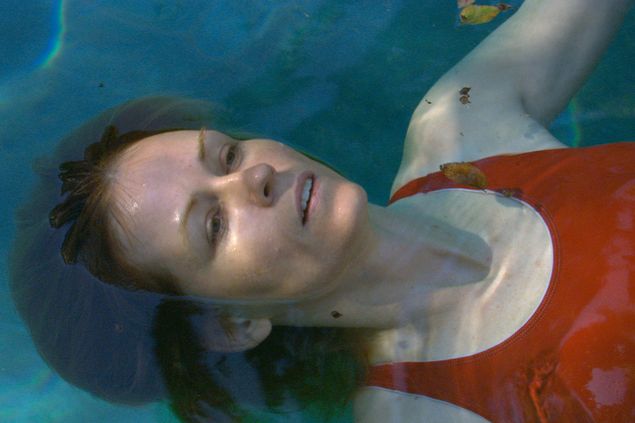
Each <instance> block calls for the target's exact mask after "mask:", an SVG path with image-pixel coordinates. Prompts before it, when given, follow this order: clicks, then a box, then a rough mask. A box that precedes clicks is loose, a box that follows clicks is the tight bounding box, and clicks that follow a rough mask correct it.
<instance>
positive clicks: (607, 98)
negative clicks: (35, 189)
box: [0, 0, 635, 423]
mask: <svg viewBox="0 0 635 423" xmlns="http://www.w3.org/2000/svg"><path fill="white" fill-rule="evenodd" d="M509 3H511V4H512V5H513V6H515V7H517V6H519V5H520V3H521V2H520V1H510V2H509ZM589 13H593V11H592V10H590V11H589ZM509 15H510V14H509V13H508V14H507V16H509ZM507 16H505V15H501V16H500V17H499V18H498V19H497V20H495V21H494V22H492V23H490V24H486V25H482V26H475V27H462V26H459V25H458V23H457V22H458V20H457V9H456V7H455V2H454V1H451V0H446V1H438V0H418V1H407V0H367V1H348V2H343V1H339V0H311V1H308V0H307V1H302V0H279V1H270V0H240V1H208V0H191V1H186V0H171V1H170V0H110V1H104V0H100V1H97V0H92V1H80V0H74V1H73V0H70V1H68V0H66V1H62V0H55V1H53V0H35V1H28V0H21V1H18V0H1V1H0V34H1V38H0V146H1V149H0V160H1V163H2V167H1V168H0V172H1V177H0V186H1V192H2V202H3V204H2V206H1V207H0V231H1V232H0V240H1V242H0V248H1V249H2V254H0V278H1V285H0V328H1V329H0V421H3V422H5V421H7V422H13V421H15V422H32V421H64V422H93V421H94V422H97V421H99V422H126V421H131V422H132V421H134V422H135V423H141V422H145V421H163V422H168V421H172V420H173V417H171V416H170V414H169V412H168V411H167V409H166V407H165V406H163V405H154V404H151V405H148V406H145V407H140V408H128V407H121V406H115V405H111V404H108V403H106V402H103V401H100V400H98V399H95V398H93V397H91V396H90V395H88V394H85V393H83V392H82V391H80V390H78V389H76V388H74V387H72V386H70V385H68V384H66V383H65V382H64V381H62V380H61V379H60V378H59V377H58V376H56V374H55V373H54V372H53V371H51V370H50V369H48V367H47V366H46V365H45V364H44V363H43V362H42V360H41V359H40V358H39V356H38V355H37V353H36V351H35V349H34V347H33V344H32V342H31V340H30V338H29V335H28V331H27V329H26V328H25V327H24V326H23V325H22V323H21V321H20V319H19V317H18V316H17V314H16V312H15V309H14V307H13V305H12V303H11V300H10V296H9V291H8V287H7V278H8V274H7V273H8V272H7V264H6V260H7V259H6V257H7V253H8V250H9V247H10V242H11V239H12V237H13V234H14V223H13V214H14V210H15V207H16V205H18V204H19V203H20V202H21V201H22V199H24V198H25V196H27V195H28V192H29V187H30V184H31V183H32V182H33V180H34V178H33V176H32V174H31V166H30V163H31V162H32V160H33V159H34V158H36V157H38V156H41V155H43V154H47V153H49V152H50V151H51V150H52V148H53V146H54V145H55V143H56V140H58V139H60V138H61V137H62V136H63V135H65V134H66V133H67V132H69V131H70V130H71V129H73V128H75V127H77V126H78V125H80V124H81V123H82V122H84V121H85V120H87V119H88V118H90V117H91V116H93V115H95V114H96V113H98V112H100V111H102V110H104V109H105V108H107V107H111V106H113V105H116V104H119V103H121V102H123V101H125V100H128V99H131V98H136V97H140V96H144V95H151V94H178V95H186V96H192V97H197V98H203V99H209V100H213V101H215V102H219V103H222V104H223V105H225V106H227V107H229V108H230V109H231V110H232V111H233V112H234V113H235V114H236V115H237V116H238V118H239V121H240V122H241V124H242V125H243V129H246V130H249V131H252V132H257V133H263V134H266V135H268V136H270V137H273V138H280V139H284V140H289V141H291V142H293V143H294V144H297V145H298V146H302V147H303V148H305V149H306V150H308V151H310V152H313V153H316V154H317V155H319V156H320V157H323V158H325V159H326V160H327V161H329V162H331V163H333V164H334V165H335V166H336V167H337V168H339V169H342V170H343V171H344V173H345V174H346V175H348V176H349V177H350V178H352V179H353V180H355V181H357V182H359V183H360V184H362V185H363V186H364V187H365V188H366V189H367V191H368V193H369V197H370V199H371V201H374V202H378V203H385V201H386V199H387V196H388V191H389V188H390V184H391V182H392V178H393V176H394V174H395V172H396V170H397V167H398V165H399V160H400V156H401V146H402V143H403V138H404V134H405V130H406V126H407V124H408V120H409V117H410V114H411V112H412V111H413V109H414V107H415V106H416V105H417V103H418V101H419V100H420V99H421V96H422V95H423V93H424V92H425V91H426V90H427V89H428V88H429V87H430V86H431V85H432V84H433V83H434V81H436V79H437V78H438V77H439V76H441V75H442V74H443V72H445V71H446V70H447V69H448V68H449V67H450V66H452V64H454V63H456V62H457V61H458V60H459V59H460V58H461V57H463V56H464V55H465V54H466V53H467V52H468V51H469V50H470V49H471V48H473V47H474V46H475V45H476V44H477V43H478V42H479V41H480V40H481V39H482V38H484V36H485V35H486V34H487V33H489V32H490V31H492V30H493V29H494V28H495V27H496V26H497V25H498V24H500V23H501V22H502V21H504V19H505V18H506V17H507ZM580 25H584V22H580ZM634 58H635V14H634V13H630V15H629V16H628V17H627V19H626V23H625V25H624V27H623V28H622V29H621V31H620V32H619V34H618V36H617V38H616V39H615V41H614V42H613V44H612V45H611V47H610V49H609V50H608V51H607V53H606V55H605V56H604V57H603V59H602V61H601V62H600V64H599V65H598V67H597V69H596V71H595V72H594V73H593V75H592V77H591V78H590V79H589V81H588V82H587V83H586V85H585V86H584V87H583V89H582V90H581V91H580V92H579V93H578V95H577V96H576V97H575V98H574V99H573V101H572V102H571V103H570V105H569V106H568V108H567V109H566V110H565V111H564V112H563V113H562V114H561V115H560V116H559V117H558V118H557V119H556V120H555V122H554V124H553V126H552V128H551V129H552V131H553V132H554V133H555V134H556V136H557V137H559V138H560V139H561V140H563V141H565V142H566V143H568V144H570V145H576V146H577V145H591V144H597V143H605V142H611V141H617V140H625V139H635V72H633V69H634V68H635V59H634ZM566 71H567V70H566V68H565V69H562V72H566ZM483 124H487V122H483ZM634 165H635V164H634Z"/></svg>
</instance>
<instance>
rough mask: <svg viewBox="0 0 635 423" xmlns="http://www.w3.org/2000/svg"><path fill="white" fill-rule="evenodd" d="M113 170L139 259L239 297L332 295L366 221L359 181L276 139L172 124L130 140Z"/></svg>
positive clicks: (121, 220) (122, 232)
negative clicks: (241, 136) (237, 136)
mask: <svg viewBox="0 0 635 423" xmlns="http://www.w3.org/2000/svg"><path fill="white" fill-rule="evenodd" d="M114 176H115V183H114V185H113V187H114V189H113V201H114V204H116V205H117V206H116V209H115V210H116V212H115V213H113V222H114V223H115V224H114V225H113V226H114V227H115V233H116V234H117V236H118V237H119V239H120V240H121V241H122V243H123V245H124V253H125V254H126V257H127V258H128V260H129V261H130V262H131V264H133V265H135V266H140V267H141V269H148V270H150V269H153V270H155V271H156V270H159V272H162V271H169V272H171V273H172V274H173V275H174V276H176V278H177V279H178V280H179V288H180V289H181V290H182V291H183V292H184V293H186V294H190V295H199V296H205V297H210V298H214V299H217V300H221V301H228V302H230V303H234V302H251V301H252V300H255V301H257V302H262V301H264V300H272V301H283V302H295V301H300V300H302V299H308V298H315V297H316V296H319V295H321V294H324V293H326V292H328V291H329V290H330V289H332V288H333V286H332V285H333V282H332V281H333V280H335V279H336V276H337V275H338V274H339V273H340V272H341V271H342V270H343V269H344V268H345V267H346V265H347V262H348V260H349V257H350V255H351V253H352V251H353V249H354V248H357V247H356V243H357V242H360V239H361V234H362V233H363V232H364V230H363V228H364V226H365V225H367V197H366V193H365V192H364V190H363V189H362V188H361V187H359V186H358V185H356V184H354V183H352V182H349V181H347V180H346V179H344V178H342V177H341V176H339V175H338V174H337V173H335V172H333V171H332V170H330V169H329V168H327V167H325V166H323V165H321V164H319V163H317V162H315V161H313V160H310V159H309V158H307V157H305V156H304V155H302V154H300V153H298V152H296V151H294V150H293V149H291V148H289V147H287V146H285V145H283V144H281V143H278V142H274V141H271V140H265V139H254V140H249V141H237V140H235V139H233V138H230V137H228V136H226V135H224V134H222V133H220V132H216V131H207V132H204V131H201V132H199V131H175V132H168V133H163V134H159V135H155V136H152V137H148V138H146V139H144V140H141V141H139V142H137V143H135V144H134V145H133V146H131V147H130V148H129V149H127V150H126V151H125V152H124V153H123V154H122V156H121V158H120V159H119V160H118V162H117V163H116V166H115V172H114ZM307 194H308V196H309V198H308V201H307V200H306V196H307ZM303 196H304V201H303ZM305 205H306V207H305Z"/></svg>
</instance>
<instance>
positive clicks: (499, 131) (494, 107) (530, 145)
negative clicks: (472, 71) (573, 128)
mask: <svg viewBox="0 0 635 423" xmlns="http://www.w3.org/2000/svg"><path fill="white" fill-rule="evenodd" d="M463 65H465V64H463ZM465 75H466V73H465V72H461V71H460V69H453V70H451V71H450V72H448V74H446V75H445V76H444V77H443V78H442V79H441V80H439V81H438V82H437V83H436V84H435V86H434V87H432V89H431V90H430V91H428V93H426V95H425V96H424V98H423V100H422V101H421V102H420V104H419V106H418V107H417V109H416V110H415V112H414V114H413V116H412V119H411V120H410V124H409V127H408V132H407V134H406V140H405V143H404V151H403V156H402V160H401V165H400V168H399V171H398V172H397V175H396V177H395V180H394V183H393V187H392V192H393V193H394V191H396V190H397V189H398V188H400V187H401V186H403V185H404V184H405V183H407V182H409V181H411V180H412V179H415V178H417V177H420V176H425V175H427V174H429V173H431V172H435V171H437V170H439V166H440V165H441V164H443V163H448V162H460V161H473V160H477V159H481V158H483V157H488V156H494V155H497V154H514V153H523V152H528V151H538V150H545V149H552V148H563V147H566V145H564V144H563V143H561V142H560V141H558V140H557V139H556V138H555V137H554V136H553V135H551V133H549V131H548V130H547V129H546V128H545V127H544V126H543V125H542V124H541V123H540V122H538V121H536V120H535V119H534V118H532V117H531V116H530V115H529V114H528V113H527V112H526V110H525V108H524V107H523V105H522V104H521V101H520V100H519V99H518V97H517V96H515V95H514V93H512V92H509V93H508V92H506V91H505V90H504V89H502V90H501V89H499V90H491V89H489V88H488V87H490V86H491V83H492V81H484V80H483V78H470V77H465Z"/></svg>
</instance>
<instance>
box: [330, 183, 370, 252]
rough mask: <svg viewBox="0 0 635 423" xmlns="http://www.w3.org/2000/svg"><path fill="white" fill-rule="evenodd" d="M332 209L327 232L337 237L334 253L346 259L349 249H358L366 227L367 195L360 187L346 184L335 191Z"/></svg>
mask: <svg viewBox="0 0 635 423" xmlns="http://www.w3.org/2000/svg"><path fill="white" fill-rule="evenodd" d="M333 208H334V209H333V219H332V225H329V226H330V228H329V230H332V231H333V233H334V235H336V237H337V243H336V246H335V250H336V251H335V252H336V253H337V255H338V256H339V257H340V258H341V257H348V256H349V254H350V253H351V252H352V251H351V249H353V248H359V245H358V242H359V240H360V239H361V238H363V236H364V234H365V232H366V228H367V227H368V195H367V194H366V191H365V190H364V189H363V188H362V187H361V186H360V185H358V184H355V183H353V182H347V183H346V184H342V186H341V187H340V188H339V189H338V190H337V192H336V194H335V196H334V202H333Z"/></svg>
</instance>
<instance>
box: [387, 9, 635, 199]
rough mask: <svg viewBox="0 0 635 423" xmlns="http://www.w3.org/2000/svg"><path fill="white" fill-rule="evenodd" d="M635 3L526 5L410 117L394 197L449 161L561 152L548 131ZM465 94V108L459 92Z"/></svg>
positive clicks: (484, 42)
mask: <svg viewBox="0 0 635 423" xmlns="http://www.w3.org/2000/svg"><path fill="white" fill-rule="evenodd" d="M631 3H632V0H610V1H608V0H607V1H604V2H597V1H594V0H527V1H526V2H525V3H524V4H523V6H522V7H521V9H520V10H518V12H517V13H516V14H515V15H514V16H512V17H510V18H509V19H508V20H507V21H506V22H505V23H504V24H503V25H501V27H499V28H498V29H497V30H496V31H494V32H493V33H492V34H490V35H489V36H488V37H487V38H486V39H485V40H484V41H483V42H481V44H479V45H478V46H477V47H476V48H475V49H474V50H473V51H472V52H470V53H469V54H468V55H467V56H466V57H465V58H464V59H463V60H461V62H459V63H458V64H457V65H456V66H454V67H453V68H452V69H451V70H450V71H448V72H447V73H446V74H445V75H444V76H443V77H442V78H441V79H440V80H439V81H438V82H437V83H436V84H435V85H434V86H433V87H432V88H431V89H430V90H429V91H428V92H427V93H426V94H425V96H424V98H423V99H422V101H421V103H420V104H419V106H418V107H417V109H416V110H415V112H414V114H413V116H412V120H411V122H410V126H409V128H408V133H407V136H406V142H405V145H404V153H403V158H402V163H401V167H400V169H399V172H398V174H397V178H396V180H395V183H394V185H393V191H394V190H395V189H396V188H398V187H399V186H401V185H403V183H405V182H408V181H409V180H411V179H412V178H413V177H417V176H421V175H425V174H427V173H429V172H430V171H434V170H437V169H438V166H439V165H440V164H442V163H445V162H450V161H465V160H475V159H478V158H481V157H484V156H489V155H495V154H504V153H515V152H526V151H535V150H540V149H546V148H557V147H564V145H563V144H562V143H560V142H559V141H558V140H556V139H555V138H554V137H553V136H552V135H551V134H550V133H549V132H548V131H547V129H546V128H545V127H546V125H548V124H549V122H550V121H551V120H552V119H553V118H554V117H555V116H556V115H557V114H558V113H559V112H560V111H561V110H562V108H563V107H564V106H565V105H566V104H567V102H568V101H569V99H570V97H571V96H572V95H573V94H574V93H575V91H576V90H577V89H578V88H579V87H580V85H581V84H582V83H583V82H584V80H585V78H586V77H587V75H588V74H589V73H590V71H591V70H592V69H593V67H594V66H595V63H596V62H597V59H598V58H599V56H600V54H601V53H602V51H603V50H604V48H605V47H606V45H607V44H608V42H609V41H610V39H611V38H612V35H613V34H614V33H615V31H616V30H617V27H618V26H619V23H621V21H622V18H623V16H624V14H625V12H626V10H627V9H628V6H629V5H630V4H631ZM463 87H470V92H469V95H470V97H469V100H470V103H466V104H463V103H461V102H460V94H459V91H460V90H461V89H462V88H463Z"/></svg>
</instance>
